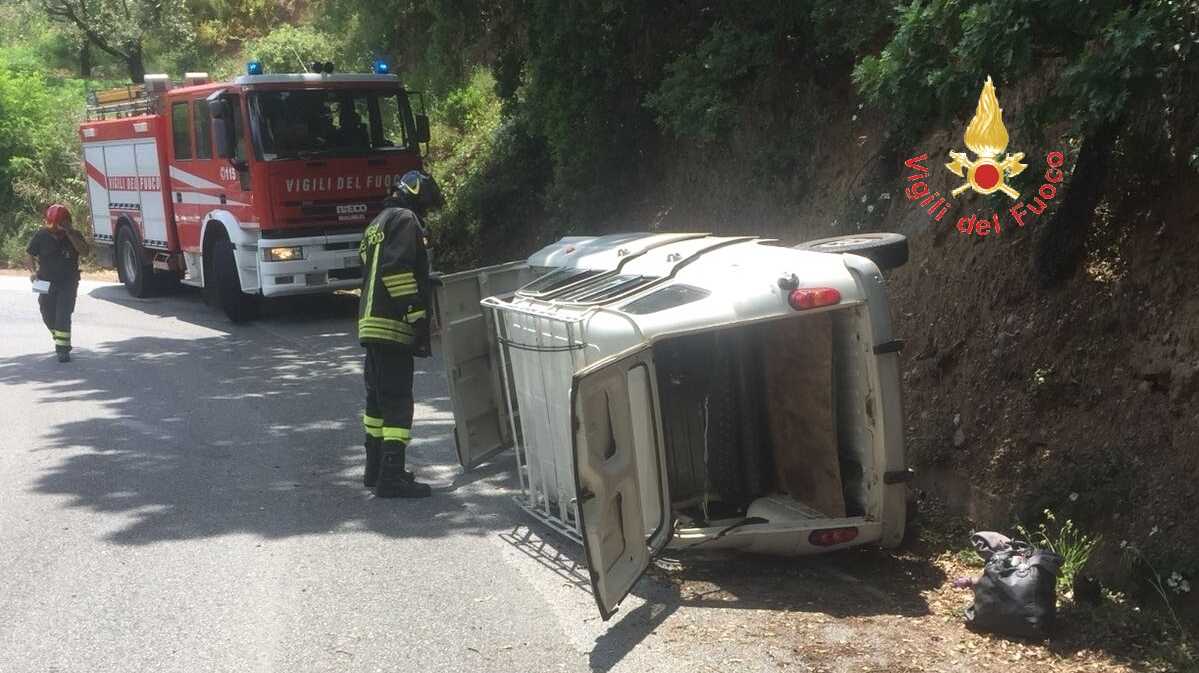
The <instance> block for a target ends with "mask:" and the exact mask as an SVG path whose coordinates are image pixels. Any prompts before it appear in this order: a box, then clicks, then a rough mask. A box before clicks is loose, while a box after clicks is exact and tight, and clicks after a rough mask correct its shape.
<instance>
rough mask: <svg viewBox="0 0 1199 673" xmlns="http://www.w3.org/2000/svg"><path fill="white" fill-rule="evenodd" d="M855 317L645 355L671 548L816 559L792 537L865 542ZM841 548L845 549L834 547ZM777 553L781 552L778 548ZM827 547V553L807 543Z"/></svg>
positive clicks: (871, 507) (862, 353)
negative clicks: (653, 387)
mask: <svg viewBox="0 0 1199 673" xmlns="http://www.w3.org/2000/svg"><path fill="white" fill-rule="evenodd" d="M862 313H863V308H862V307H861V306H860V305H859V306H848V307H844V308H841V309H838V310H833V311H825V312H820V313H814V314H803V315H798V316H795V317H790V318H786V319H782V320H774V321H770V322H765V323H755V324H750V325H742V326H730V327H727V328H721V329H717V330H711V331H705V332H701V333H696V334H688V335H684V336H678V337H673V338H668V339H664V340H661V341H659V342H658V343H657V344H655V346H654V362H655V368H656V371H657V378H658V391H659V401H660V408H661V414H662V419H661V421H662V429H663V435H664V436H663V443H664V449H665V463H666V471H667V475H668V479H667V481H668V483H669V485H670V496H671V498H670V499H671V504H672V508H673V510H674V511H673V513H674V516H675V518H676V519H677V522H678V524H677V532H678V537H677V539H676V541H675V542H676V546H677V545H679V544H682V545H684V546H687V545H689V544H692V543H694V542H695V541H697V540H708V541H714V540H713V538H714V537H715V536H717V535H719V537H721V538H725V537H726V536H725V534H723V533H721V531H725V530H726V529H729V527H732V526H735V527H736V528H735V530H732V529H730V530H727V539H726V540H724V542H723V543H722V544H719V545H714V546H739V547H749V548H755V547H758V546H759V545H757V544H756V543H755V541H754V540H753V538H754V537H755V536H760V535H761V534H768V535H769V534H771V533H774V534H780V533H784V531H786V532H787V535H789V537H790V538H791V539H789V540H776V541H775V543H774V544H769V545H766V546H767V547H768V549H763V550H764V551H765V550H769V551H772V552H776V553H804V552H805V551H817V549H815V548H811V547H810V545H808V544H807V540H806V538H807V536H806V535H801V536H800V537H802V538H804V539H803V540H802V541H799V540H794V538H795V537H796V535H795V534H796V533H799V532H800V531H804V530H808V529H812V530H815V529H820V528H826V527H834V526H838V527H857V528H860V529H861V530H859V531H857V532H856V533H855V535H856V537H855V538H853V539H854V540H856V541H857V543H859V544H860V543H862V542H866V541H869V539H870V538H877V531H878V526H877V525H871V524H872V523H873V522H874V521H877V515H878V512H879V509H880V507H881V503H879V502H877V500H878V497H879V495H878V494H879V491H880V489H879V486H880V485H881V481H880V479H878V478H877V470H878V468H877V465H878V461H876V460H875V458H874V455H875V453H874V438H873V435H872V430H871V428H872V427H873V418H872V416H873V409H872V405H873V401H872V398H871V394H870V383H869V376H868V369H867V356H868V355H869V354H870V351H869V349H868V347H867V344H868V343H869V340H868V339H867V338H866V334H865V333H864V326H863V322H864V321H863V319H862ZM845 542H849V540H845ZM780 545H781V546H782V548H780ZM819 546H820V547H827V546H829V545H827V544H825V545H819Z"/></svg>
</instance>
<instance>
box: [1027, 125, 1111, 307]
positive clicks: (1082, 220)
mask: <svg viewBox="0 0 1199 673" xmlns="http://www.w3.org/2000/svg"><path fill="white" fill-rule="evenodd" d="M1115 142H1116V131H1115V126H1114V125H1109V126H1105V127H1102V128H1099V129H1096V130H1095V131H1093V132H1091V133H1089V134H1087V136H1086V137H1085V138H1083V142H1082V149H1080V150H1079V152H1078V165H1077V166H1075V168H1074V171H1073V172H1072V173H1071V175H1070V177H1068V178H1067V184H1068V185H1069V187H1068V189H1067V191H1066V194H1065V196H1064V197H1063V198H1062V202H1061V205H1060V206H1058V208H1057V211H1056V212H1054V214H1053V217H1051V218H1049V220H1048V221H1047V222H1045V225H1044V226H1043V227H1042V229H1041V232H1040V235H1039V236H1038V237H1037V239H1036V245H1035V249H1034V251H1033V270H1034V271H1035V272H1036V275H1037V279H1038V281H1040V285H1041V287H1042V288H1051V287H1054V286H1056V285H1058V284H1059V283H1061V282H1062V281H1064V280H1066V279H1068V278H1069V277H1070V276H1072V275H1074V272H1075V271H1076V270H1077V269H1078V266H1079V264H1080V263H1081V262H1082V260H1083V257H1085V256H1086V252H1087V250H1086V244H1087V234H1088V233H1089V232H1090V230H1091V220H1092V219H1094V216H1095V206H1097V205H1098V204H1099V199H1100V197H1102V196H1103V186H1104V183H1105V182H1106V181H1107V173H1108V164H1109V163H1110V161H1111V156H1112V145H1113V144H1114V143H1115Z"/></svg>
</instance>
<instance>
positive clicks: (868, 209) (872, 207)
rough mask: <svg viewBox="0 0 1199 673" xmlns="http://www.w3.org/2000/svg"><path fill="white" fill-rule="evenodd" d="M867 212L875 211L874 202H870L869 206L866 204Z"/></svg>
mask: <svg viewBox="0 0 1199 673" xmlns="http://www.w3.org/2000/svg"><path fill="white" fill-rule="evenodd" d="M866 212H867V213H873V212H874V204H873V203H872V204H870V205H868V206H866Z"/></svg>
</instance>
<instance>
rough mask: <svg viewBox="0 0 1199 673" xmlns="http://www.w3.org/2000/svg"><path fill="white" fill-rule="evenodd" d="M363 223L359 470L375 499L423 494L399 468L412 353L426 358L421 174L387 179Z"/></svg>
mask: <svg viewBox="0 0 1199 673" xmlns="http://www.w3.org/2000/svg"><path fill="white" fill-rule="evenodd" d="M383 205H384V209H383V212H381V213H379V215H378V216H377V217H375V219H374V220H373V221H372V222H371V223H370V225H369V226H367V228H366V231H365V232H364V234H363V238H362V244H361V246H360V248H359V254H360V255H361V256H362V265H363V273H362V296H361V297H360V298H359V300H358V340H359V342H360V343H361V344H362V345H363V346H364V347H365V348H366V363H365V367H364V374H365V379H366V411H365V413H363V416H362V424H363V428H364V429H365V431H366V470H365V475H364V477H363V484H364V485H366V486H368V487H373V488H374V489H375V496H376V497H379V498H395V497H400V498H423V497H427V496H428V495H429V494H430V492H431V489H430V488H429V485H428V484H423V483H420V482H418V481H416V476H415V475H414V474H413V473H412V472H409V471H408V470H407V469H406V468H405V452H406V451H407V448H408V444H409V442H410V441H411V439H412V410H413V399H412V377H413V368H414V362H413V357H414V356H415V357H428V356H429V355H430V354H431V353H430V347H429V315H428V311H429V310H430V308H431V305H430V298H431V288H430V285H429V253H428V249H427V248H426V241H425V230H424V227H423V225H422V219H423V218H424V217H425V216H426V215H427V213H428V212H429V211H430V210H432V209H433V208H436V207H439V206H441V205H442V197H441V190H440V189H439V188H438V187H437V183H436V182H434V181H433V178H432V177H430V176H429V175H428V174H426V173H424V172H421V171H409V172H407V173H405V174H404V175H403V176H402V177H400V178H398V179H397V180H396V181H395V182H394V184H393V185H392V189H391V194H390V196H389V197H388V199H387V200H386V201H384V203H383Z"/></svg>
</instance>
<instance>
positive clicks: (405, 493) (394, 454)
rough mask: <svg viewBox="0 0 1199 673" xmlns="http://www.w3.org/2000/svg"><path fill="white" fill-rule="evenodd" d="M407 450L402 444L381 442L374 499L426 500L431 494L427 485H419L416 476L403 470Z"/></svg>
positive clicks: (431, 490)
mask: <svg viewBox="0 0 1199 673" xmlns="http://www.w3.org/2000/svg"><path fill="white" fill-rule="evenodd" d="M407 448H408V447H407V446H406V445H405V444H404V443H403V442H383V450H382V451H381V459H380V461H379V481H378V483H377V484H375V497H376V498H427V497H429V496H430V495H431V494H432V492H433V489H431V488H430V487H429V485H428V484H422V483H420V482H419V481H417V480H416V475H414V474H412V473H411V472H409V471H407V470H405V469H404V453H405V450H406V449H407Z"/></svg>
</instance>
